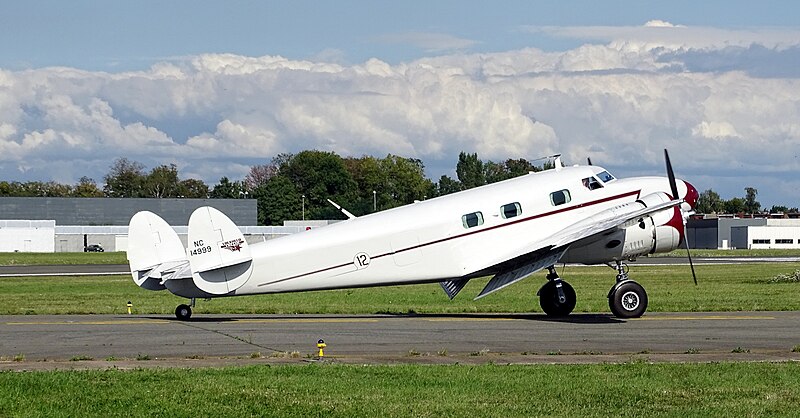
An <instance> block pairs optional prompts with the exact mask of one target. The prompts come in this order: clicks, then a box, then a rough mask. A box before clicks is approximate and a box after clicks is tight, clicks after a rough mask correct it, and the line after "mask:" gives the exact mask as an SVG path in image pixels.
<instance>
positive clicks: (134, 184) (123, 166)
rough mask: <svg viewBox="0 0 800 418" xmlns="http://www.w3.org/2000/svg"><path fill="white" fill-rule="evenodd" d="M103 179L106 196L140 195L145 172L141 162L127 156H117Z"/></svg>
mask: <svg viewBox="0 0 800 418" xmlns="http://www.w3.org/2000/svg"><path fill="white" fill-rule="evenodd" d="M110 168H111V169H110V171H109V172H108V174H106V175H105V177H104V178H103V180H104V181H105V186H103V192H104V193H105V195H106V196H107V197H141V196H142V185H143V184H144V179H145V174H144V165H143V164H142V163H139V162H136V161H131V160H129V159H127V158H117V159H116V160H115V161H114V163H113V164H112V165H111V167H110Z"/></svg>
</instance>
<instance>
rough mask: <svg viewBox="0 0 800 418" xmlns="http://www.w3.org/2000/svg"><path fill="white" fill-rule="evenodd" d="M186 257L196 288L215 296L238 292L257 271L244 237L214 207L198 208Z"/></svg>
mask: <svg viewBox="0 0 800 418" xmlns="http://www.w3.org/2000/svg"><path fill="white" fill-rule="evenodd" d="M186 255H187V256H188V258H189V264H190V265H191V269H192V279H193V280H194V283H195V285H196V286H197V287H198V288H199V289H200V290H202V291H204V292H208V293H211V294H214V295H224V294H226V293H230V292H233V291H234V290H236V289H238V288H239V287H241V286H242V285H243V284H244V283H245V282H246V281H247V279H249V278H250V274H251V273H252V271H253V266H252V260H253V258H252V256H251V255H250V246H249V244H247V241H245V239H244V235H243V234H242V232H241V231H240V230H239V228H238V227H237V226H236V225H235V224H234V223H233V221H231V220H230V219H229V218H228V217H227V216H225V214H223V213H222V212H220V211H219V210H217V209H214V208H212V207H210V206H204V207H201V208H197V209H196V210H195V211H194V212H193V213H192V216H191V217H190V218H189V248H187V249H186Z"/></svg>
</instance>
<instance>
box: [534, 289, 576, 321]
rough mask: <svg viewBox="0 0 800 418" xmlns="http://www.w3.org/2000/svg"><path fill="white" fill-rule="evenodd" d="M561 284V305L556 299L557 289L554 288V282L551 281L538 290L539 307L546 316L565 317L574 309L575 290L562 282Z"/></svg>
mask: <svg viewBox="0 0 800 418" xmlns="http://www.w3.org/2000/svg"><path fill="white" fill-rule="evenodd" d="M559 282H561V290H562V291H563V292H564V299H565V300H564V302H563V303H562V302H561V301H560V300H559V298H558V289H557V288H556V281H555V280H551V281H549V282H547V283H545V284H544V286H542V288H541V289H539V306H541V307H542V310H543V311H544V313H546V314H547V315H548V316H567V315H569V314H570V312H572V310H573V309H575V304H576V302H577V296H576V295H575V289H573V288H572V286H571V285H570V284H569V283H567V282H565V281H563V280H559Z"/></svg>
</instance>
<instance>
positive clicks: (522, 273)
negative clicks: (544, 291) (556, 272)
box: [475, 247, 567, 300]
mask: <svg viewBox="0 0 800 418" xmlns="http://www.w3.org/2000/svg"><path fill="white" fill-rule="evenodd" d="M566 251H567V247H561V248H556V249H551V250H549V251H547V252H545V253H543V254H542V255H541V256H539V257H536V258H534V259H531V260H527V262H526V263H525V264H523V265H521V266H518V267H515V268H514V269H513V270H508V271H505V272H502V273H498V274H497V275H495V276H494V277H492V280H489V283H486V287H484V288H483V290H482V291H481V293H480V294H479V295H478V296H476V297H475V300H478V299H480V298H482V297H484V296H486V295H489V294H491V293H494V292H496V291H498V290H500V289H503V288H505V287H507V286H510V285H511V284H513V283H516V282H518V281H520V280H522V279H524V278H526V277H528V276H530V275H531V274H533V273H536V272H537V271H539V270H541V269H543V268H545V267H549V266H552V265H553V264H555V263H557V262H558V260H559V259H561V256H563V255H564V252H566Z"/></svg>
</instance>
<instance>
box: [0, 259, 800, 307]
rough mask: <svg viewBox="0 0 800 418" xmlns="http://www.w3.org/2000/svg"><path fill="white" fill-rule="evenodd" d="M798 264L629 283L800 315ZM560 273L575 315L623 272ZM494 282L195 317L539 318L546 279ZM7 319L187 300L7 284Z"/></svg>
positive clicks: (118, 282) (91, 283)
mask: <svg viewBox="0 0 800 418" xmlns="http://www.w3.org/2000/svg"><path fill="white" fill-rule="evenodd" d="M797 269H800V263H768V264H740V265H703V266H697V267H696V270H697V276H698V279H699V283H700V284H699V286H694V284H693V283H692V279H691V273H690V271H689V267H688V266H644V265H639V266H636V265H633V264H632V265H631V269H630V275H631V278H632V279H634V280H636V281H638V282H640V283H641V284H642V285H643V286H644V287H645V289H647V293H648V295H649V299H650V306H649V308H648V311H649V312H708V311H765V310H766V311H783V310H800V297H798V295H800V282H798V281H789V280H785V281H776V280H774V278H775V277H777V276H778V275H781V274H783V275H789V274H793V273H794V272H795V271H796V270H797ZM559 272H560V274H561V276H562V277H563V278H564V279H565V280H567V281H568V282H569V283H571V284H572V285H573V286H574V287H575V290H576V292H577V295H578V303H577V306H576V308H575V312H609V309H608V300H607V298H606V296H607V294H608V290H609V289H610V288H611V286H612V285H613V283H614V276H615V274H616V273H615V270H613V269H610V268H608V267H605V266H603V267H567V268H566V269H559ZM487 280H488V279H478V280H473V281H471V282H470V283H469V284H468V285H467V287H466V288H465V289H464V290H463V291H462V292H461V293H460V294H459V295H458V296H457V297H456V298H455V299H454V300H452V301H450V300H448V298H447V296H445V294H444V292H443V291H442V289H441V288H440V286H439V285H438V284H427V285H413V286H391V287H375V288H366V289H348V290H333V291H318V292H304V293H289V294H275V295H256V296H244V297H234V298H218V299H213V300H211V301H203V300H198V303H197V307H196V309H195V313H196V314H204V313H222V314H293V313H322V314H372V313H483V312H517V313H522V312H540V308H539V301H538V298H537V297H536V292H537V290H538V289H539V287H540V286H541V285H542V284H543V283H544V282H545V280H546V279H545V277H544V273H543V272H540V273H537V274H535V275H534V276H532V277H529V278H527V279H525V280H522V281H520V282H518V283H515V284H513V285H512V286H509V287H508V288H507V289H504V290H502V291H500V292H496V293H494V294H491V295H489V296H487V297H485V298H483V299H480V300H477V301H475V300H473V299H472V298H473V297H474V296H475V295H477V294H478V293H479V292H480V290H481V288H482V287H483V286H484V285H485V283H486V281H487ZM0 295H2V299H1V300H2V303H0V314H2V315H9V314H11V315H26V314H27V315H32V314H123V313H126V312H127V306H126V305H127V302H128V301H131V302H132V303H133V313H134V314H170V315H171V314H172V313H173V312H174V310H175V307H176V306H177V305H178V304H180V303H185V302H186V299H183V298H179V297H177V296H174V295H172V294H171V293H169V292H168V291H166V290H164V291H159V292H154V291H149V290H145V289H141V288H139V287H137V286H136V284H134V283H133V280H132V279H131V278H130V277H129V276H88V277H15V278H0Z"/></svg>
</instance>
